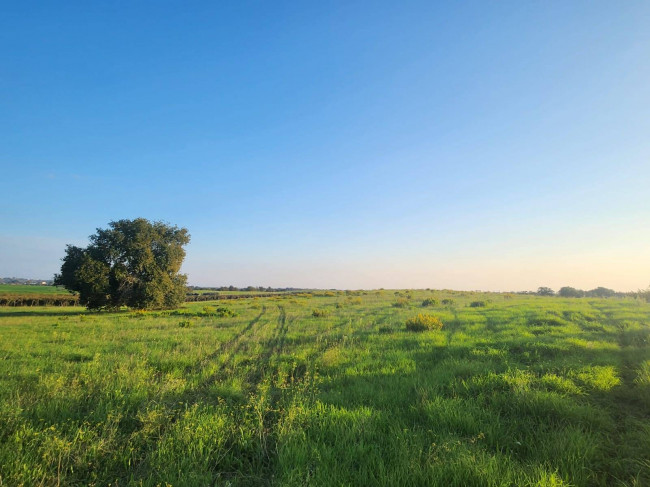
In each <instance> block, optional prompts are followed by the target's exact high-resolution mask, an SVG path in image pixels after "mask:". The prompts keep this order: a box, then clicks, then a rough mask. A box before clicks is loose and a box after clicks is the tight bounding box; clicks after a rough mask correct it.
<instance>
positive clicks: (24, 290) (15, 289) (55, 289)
mask: <svg viewBox="0 0 650 487" xmlns="http://www.w3.org/2000/svg"><path fill="white" fill-rule="evenodd" d="M2 294H69V293H68V291H66V290H65V289H64V288H63V287H61V286H35V285H32V284H0V295H2Z"/></svg>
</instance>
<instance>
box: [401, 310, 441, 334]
mask: <svg viewBox="0 0 650 487" xmlns="http://www.w3.org/2000/svg"><path fill="white" fill-rule="evenodd" d="M441 328H442V321H440V318H438V317H437V316H433V315H425V314H422V313H420V314H418V315H416V316H413V317H411V318H409V319H408V320H406V329H407V330H409V331H425V330H440V329H441Z"/></svg>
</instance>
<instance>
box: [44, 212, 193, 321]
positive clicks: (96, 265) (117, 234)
mask: <svg viewBox="0 0 650 487" xmlns="http://www.w3.org/2000/svg"><path fill="white" fill-rule="evenodd" d="M189 241H190V236H189V234H188V232H187V229H185V228H178V227H176V226H170V225H167V224H165V223H162V222H150V221H148V220H146V219H144V218H137V219H135V220H119V221H116V222H111V223H109V228H108V229H101V228H98V229H97V233H96V234H95V235H91V236H90V245H89V246H88V247H86V248H85V249H82V248H80V247H76V246H73V245H68V246H67V247H66V255H65V257H63V259H62V260H63V264H62V265H61V273H60V274H57V275H55V276H54V283H55V284H56V285H60V286H64V287H65V288H66V289H68V290H69V291H72V292H77V293H79V302H80V303H81V304H83V305H85V306H87V307H88V308H89V309H95V310H101V309H116V308H119V307H121V306H128V307H130V308H135V309H164V308H173V307H176V306H178V305H179V304H180V303H181V302H183V300H184V297H185V293H186V283H187V276H185V275H184V274H179V271H180V268H181V264H182V263H183V259H184V258H185V250H184V249H183V246H185V245H187V244H188V243H189Z"/></svg>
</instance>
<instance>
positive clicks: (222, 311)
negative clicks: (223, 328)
mask: <svg viewBox="0 0 650 487" xmlns="http://www.w3.org/2000/svg"><path fill="white" fill-rule="evenodd" d="M214 314H215V315H217V316H218V317H220V318H230V317H232V316H237V313H235V312H234V311H233V310H231V309H229V308H225V307H224V306H219V307H218V308H217V309H215V310H214Z"/></svg>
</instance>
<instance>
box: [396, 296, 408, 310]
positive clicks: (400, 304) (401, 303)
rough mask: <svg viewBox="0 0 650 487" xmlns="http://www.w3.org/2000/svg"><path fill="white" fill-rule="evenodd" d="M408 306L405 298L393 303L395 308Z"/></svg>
mask: <svg viewBox="0 0 650 487" xmlns="http://www.w3.org/2000/svg"><path fill="white" fill-rule="evenodd" d="M408 305H409V300H408V299H406V298H398V299H397V301H396V302H394V303H393V306H394V307H395V308H406V307H407V306H408Z"/></svg>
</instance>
